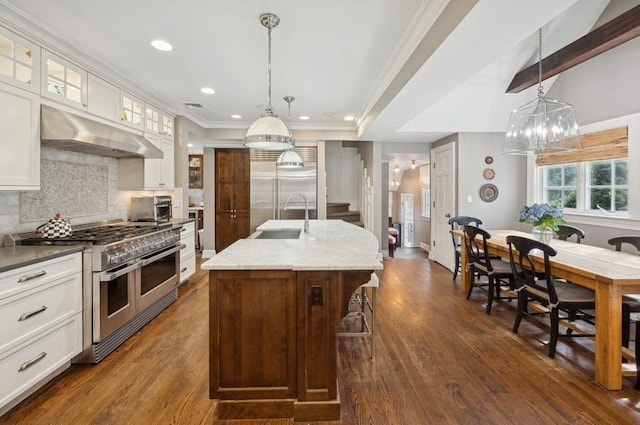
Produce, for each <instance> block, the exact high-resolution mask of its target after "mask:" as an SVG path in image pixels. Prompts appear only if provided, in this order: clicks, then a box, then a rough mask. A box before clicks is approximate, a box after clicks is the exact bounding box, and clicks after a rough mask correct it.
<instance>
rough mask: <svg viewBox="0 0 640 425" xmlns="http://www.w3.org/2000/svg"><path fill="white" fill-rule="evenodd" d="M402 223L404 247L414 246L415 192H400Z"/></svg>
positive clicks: (402, 244)
mask: <svg viewBox="0 0 640 425" xmlns="http://www.w3.org/2000/svg"><path fill="white" fill-rule="evenodd" d="M400 217H401V220H400V223H401V225H402V243H401V246H402V247H403V248H411V247H413V194H411V193H401V194H400Z"/></svg>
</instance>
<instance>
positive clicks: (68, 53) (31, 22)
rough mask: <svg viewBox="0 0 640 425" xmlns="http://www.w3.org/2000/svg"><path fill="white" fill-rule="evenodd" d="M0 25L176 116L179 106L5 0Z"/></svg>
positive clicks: (0, 11)
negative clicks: (146, 88)
mask: <svg viewBox="0 0 640 425" xmlns="http://www.w3.org/2000/svg"><path fill="white" fill-rule="evenodd" d="M0 24H2V26H4V27H6V28H7V29H9V30H11V31H12V32H15V33H16V34H18V35H19V36H21V37H23V38H25V39H27V40H29V41H31V42H33V43H35V44H37V45H38V46H40V47H42V48H43V49H46V50H48V51H50V52H52V53H55V54H56V55H58V56H61V57H62V58H64V59H66V60H68V61H69V62H72V63H74V64H76V65H78V66H80V67H81V68H84V69H85V70H87V71H89V72H90V73H92V74H94V75H96V76H98V77H100V78H102V79H104V80H106V81H108V82H110V83H111V84H114V85H116V86H118V87H120V88H121V89H123V90H126V91H128V92H131V94H134V95H136V96H137V97H140V98H142V99H144V100H145V101H146V102H148V103H150V104H151V105H153V106H155V107H156V108H159V109H162V110H163V111H165V112H168V113H171V114H174V115H177V113H178V110H179V108H178V107H176V105H173V104H172V102H170V101H168V100H167V99H162V98H161V97H159V96H158V95H157V94H155V93H151V92H149V91H147V90H144V89H143V88H142V85H141V84H140V83H138V82H136V81H135V80H134V79H132V78H130V77H127V76H125V75H123V74H121V73H120V72H118V71H116V70H114V68H113V66H111V65H109V64H107V63H105V62H102V61H100V60H98V59H94V58H93V57H92V55H91V54H89V52H86V51H85V50H83V49H82V48H81V47H80V46H79V45H77V44H76V43H74V42H73V41H71V40H68V39H64V38H63V37H62V36H61V35H60V34H59V33H57V32H56V31H55V30H53V29H52V28H51V27H49V26H48V25H47V24H46V23H45V22H42V21H39V20H37V19H35V18H33V17H32V16H31V15H28V14H27V13H25V12H23V11H22V10H20V9H18V8H17V7H15V6H14V5H12V4H9V3H7V2H6V1H5V0H0Z"/></svg>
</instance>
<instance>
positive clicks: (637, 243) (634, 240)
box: [607, 235, 640, 251]
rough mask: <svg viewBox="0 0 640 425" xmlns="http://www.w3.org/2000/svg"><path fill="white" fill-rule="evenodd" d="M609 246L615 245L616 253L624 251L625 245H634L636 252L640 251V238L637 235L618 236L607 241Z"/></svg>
mask: <svg viewBox="0 0 640 425" xmlns="http://www.w3.org/2000/svg"><path fill="white" fill-rule="evenodd" d="M607 242H608V243H609V245H615V247H616V251H622V245H623V244H625V243H626V244H629V245H633V246H634V247H635V248H636V250H638V251H640V236H635V235H626V236H617V237H615V238H611V239H609V240H608V241H607Z"/></svg>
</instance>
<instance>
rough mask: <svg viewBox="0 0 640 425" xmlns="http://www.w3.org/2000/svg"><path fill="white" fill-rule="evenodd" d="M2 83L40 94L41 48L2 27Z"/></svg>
mask: <svg viewBox="0 0 640 425" xmlns="http://www.w3.org/2000/svg"><path fill="white" fill-rule="evenodd" d="M0 81H2V82H5V83H8V84H11V85H13V86H16V87H20V88H22V89H25V90H29V91H31V92H33V93H39V92H40V47H38V46H36V45H35V44H33V43H30V42H28V41H27V40H25V39H23V38H22V37H19V36H17V35H16V34H14V33H12V32H11V31H8V30H6V29H4V28H2V27H0Z"/></svg>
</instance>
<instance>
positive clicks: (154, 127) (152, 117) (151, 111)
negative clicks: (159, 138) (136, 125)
mask: <svg viewBox="0 0 640 425" xmlns="http://www.w3.org/2000/svg"><path fill="white" fill-rule="evenodd" d="M144 116H145V119H144V131H145V132H147V133H153V134H160V130H161V128H162V127H161V125H162V124H161V119H162V118H161V117H162V113H161V112H160V110H159V109H157V108H155V107H153V106H151V105H149V104H148V103H147V104H146V106H145V113H144Z"/></svg>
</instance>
